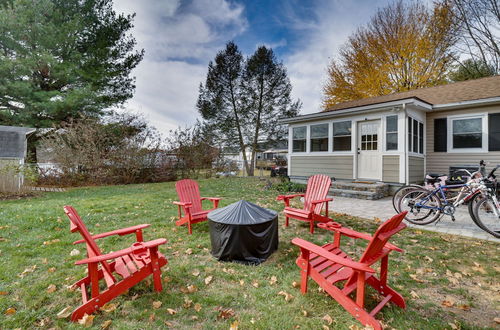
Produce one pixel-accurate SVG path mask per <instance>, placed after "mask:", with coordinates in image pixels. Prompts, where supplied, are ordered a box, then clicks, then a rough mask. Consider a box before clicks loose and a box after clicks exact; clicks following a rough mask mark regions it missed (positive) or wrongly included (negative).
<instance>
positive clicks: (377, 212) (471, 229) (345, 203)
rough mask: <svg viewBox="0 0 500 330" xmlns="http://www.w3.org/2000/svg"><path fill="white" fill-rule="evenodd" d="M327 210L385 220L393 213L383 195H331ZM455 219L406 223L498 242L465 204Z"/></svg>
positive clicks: (387, 199) (390, 200) (390, 205)
mask: <svg viewBox="0 0 500 330" xmlns="http://www.w3.org/2000/svg"><path fill="white" fill-rule="evenodd" d="M328 209H329V210H332V211H333V212H336V213H345V214H349V215H352V216H356V217H361V218H365V219H374V218H379V219H381V220H386V219H389V218H390V217H392V216H393V215H394V214H395V211H394V208H393V207H392V197H385V198H382V199H379V200H360V199H355V198H346V197H336V196H334V197H333V204H332V203H330V205H329V207H328ZM455 218H456V219H455V221H452V220H451V217H449V216H447V215H445V216H444V217H442V218H441V221H439V222H437V223H436V222H434V223H431V224H428V225H424V226H418V225H413V224H409V223H408V222H407V223H406V224H408V225H409V226H410V227H413V228H418V229H421V230H429V231H434V232H440V233H445V234H452V235H461V236H466V237H473V238H479V239H484V240H488V241H493V242H500V239H498V238H495V237H494V236H492V235H490V234H488V233H486V232H485V231H483V230H482V229H481V228H479V227H478V226H476V224H475V223H474V222H473V221H472V219H471V218H470V216H469V212H468V209H467V206H461V207H459V208H458V209H457V211H456V213H455Z"/></svg>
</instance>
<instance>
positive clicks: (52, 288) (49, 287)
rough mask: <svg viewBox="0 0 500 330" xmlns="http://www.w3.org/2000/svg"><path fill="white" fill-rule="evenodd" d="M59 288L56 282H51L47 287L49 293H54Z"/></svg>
mask: <svg viewBox="0 0 500 330" xmlns="http://www.w3.org/2000/svg"><path fill="white" fill-rule="evenodd" d="M56 290H57V287H56V286H55V285H54V284H51V285H49V286H48V287H47V293H52V292H55V291H56Z"/></svg>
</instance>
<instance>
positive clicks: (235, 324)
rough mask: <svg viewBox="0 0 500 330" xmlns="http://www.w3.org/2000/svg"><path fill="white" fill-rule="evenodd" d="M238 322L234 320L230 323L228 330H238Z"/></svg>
mask: <svg viewBox="0 0 500 330" xmlns="http://www.w3.org/2000/svg"><path fill="white" fill-rule="evenodd" d="M238 324H239V323H238V321H234V322H233V323H231V326H230V327H229V330H238Z"/></svg>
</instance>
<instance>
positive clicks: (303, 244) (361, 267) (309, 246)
mask: <svg viewBox="0 0 500 330" xmlns="http://www.w3.org/2000/svg"><path fill="white" fill-rule="evenodd" d="M292 243H293V244H295V245H297V246H299V247H300V248H301V249H305V250H308V251H310V252H312V253H315V254H317V255H320V256H322V257H324V258H326V259H328V260H330V261H333V262H335V263H338V264H341V265H343V266H346V267H349V268H352V269H355V270H358V271H362V272H367V273H375V270H374V269H373V268H371V267H368V266H367V265H366V264H362V263H360V262H356V261H352V260H349V259H346V258H341V257H339V256H337V255H336V254H333V253H331V252H328V251H327V250H325V249H323V248H322V247H321V246H318V245H316V244H313V243H311V242H308V241H305V240H303V239H301V238H298V237H296V238H294V239H293V240H292Z"/></svg>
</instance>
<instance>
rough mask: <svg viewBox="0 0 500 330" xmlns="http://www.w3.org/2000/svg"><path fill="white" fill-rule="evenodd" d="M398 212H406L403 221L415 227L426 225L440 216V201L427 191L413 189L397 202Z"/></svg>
mask: <svg viewBox="0 0 500 330" xmlns="http://www.w3.org/2000/svg"><path fill="white" fill-rule="evenodd" d="M399 209H400V210H401V211H400V212H403V211H408V214H407V215H406V217H405V219H406V220H407V221H408V222H411V223H413V224H415V225H427V224H429V223H432V222H434V221H436V220H437V219H438V218H439V216H440V215H441V211H440V210H441V201H440V200H439V198H438V197H437V196H436V195H433V194H432V192H431V191H429V190H427V189H422V188H421V189H414V190H412V191H410V192H408V193H406V194H405V195H404V196H403V197H401V199H400V200H399Z"/></svg>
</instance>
